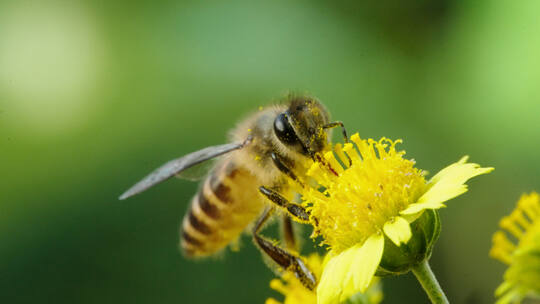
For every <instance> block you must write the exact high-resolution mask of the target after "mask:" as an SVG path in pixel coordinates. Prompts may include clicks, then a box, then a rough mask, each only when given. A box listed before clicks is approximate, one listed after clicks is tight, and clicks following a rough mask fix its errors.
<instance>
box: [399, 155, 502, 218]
mask: <svg viewBox="0 0 540 304" xmlns="http://www.w3.org/2000/svg"><path fill="white" fill-rule="evenodd" d="M467 158H468V157H467V156H465V157H463V158H462V159H460V160H459V161H458V162H457V163H454V164H451V165H450V166H448V167H446V168H444V169H442V170H441V171H440V172H439V173H437V174H436V175H435V176H434V177H433V178H432V179H431V180H430V183H431V184H432V186H431V188H429V190H428V191H426V193H424V195H422V196H421V197H420V198H419V199H418V201H417V202H416V203H414V204H410V205H409V207H408V208H407V209H405V210H403V211H401V212H400V214H413V213H417V212H420V211H422V210H424V209H439V208H442V207H444V204H443V202H445V201H447V200H450V199H452V198H454V197H456V196H459V195H461V194H463V193H465V192H467V185H465V183H466V182H467V181H468V180H469V179H471V178H473V177H475V176H477V175H480V174H486V173H489V172H491V171H493V168H481V167H480V165H478V164H474V163H466V161H467Z"/></svg>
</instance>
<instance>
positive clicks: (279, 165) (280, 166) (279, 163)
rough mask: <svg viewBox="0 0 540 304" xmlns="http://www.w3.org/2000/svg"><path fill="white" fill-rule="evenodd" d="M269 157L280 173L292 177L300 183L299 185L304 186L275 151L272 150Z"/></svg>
mask: <svg viewBox="0 0 540 304" xmlns="http://www.w3.org/2000/svg"><path fill="white" fill-rule="evenodd" d="M270 157H271V158H272V162H273V163H274V165H275V166H276V168H277V169H278V170H279V171H281V173H283V174H285V175H287V176H288V177H289V178H290V179H292V180H293V181H295V182H297V183H298V184H300V186H301V187H304V185H303V184H302V182H301V181H300V180H299V179H298V177H297V176H296V175H295V174H294V172H292V170H291V169H289V167H287V165H285V163H284V162H283V160H282V159H281V158H280V157H279V156H278V155H277V154H276V153H275V152H272V154H270Z"/></svg>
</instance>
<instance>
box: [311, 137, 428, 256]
mask: <svg viewBox="0 0 540 304" xmlns="http://www.w3.org/2000/svg"><path fill="white" fill-rule="evenodd" d="M351 141H352V143H346V144H345V145H341V144H337V145H334V147H333V151H329V152H326V153H325V154H324V160H323V161H320V162H316V163H314V164H313V165H312V166H311V168H310V169H309V170H308V172H307V175H308V176H310V177H312V178H313V179H315V180H316V181H317V183H318V185H319V188H318V189H315V188H313V187H310V188H306V189H305V190H304V191H303V192H302V194H303V201H304V205H305V207H307V209H308V210H309V211H310V212H311V218H310V219H311V221H312V224H313V225H314V227H315V230H314V235H313V236H314V237H316V236H319V235H320V236H322V237H323V241H322V243H323V244H326V245H329V246H330V247H331V248H332V249H333V250H335V251H336V252H338V253H339V252H341V251H343V250H345V249H347V248H349V247H351V246H353V245H355V244H358V243H363V242H364V241H365V240H366V239H367V238H368V237H370V236H371V235H374V234H381V233H383V232H384V230H383V229H384V227H385V224H386V223H392V222H394V221H396V220H398V219H400V218H398V217H399V215H400V212H401V211H403V210H405V209H406V208H407V207H408V206H409V205H410V204H412V203H415V202H417V200H418V198H419V197H420V196H421V195H422V194H423V193H424V192H426V188H427V187H428V186H427V184H426V180H425V178H424V172H423V171H422V170H419V169H417V168H415V167H414V165H415V162H414V161H413V160H408V159H405V158H403V156H404V154H405V152H404V151H398V150H396V144H398V143H401V141H400V140H396V141H392V140H389V139H386V138H382V139H381V140H379V141H375V140H372V139H368V140H365V139H361V138H360V136H359V135H358V134H354V135H353V136H351ZM321 189H322V190H321Z"/></svg>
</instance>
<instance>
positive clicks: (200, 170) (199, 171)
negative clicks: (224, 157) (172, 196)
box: [174, 157, 220, 182]
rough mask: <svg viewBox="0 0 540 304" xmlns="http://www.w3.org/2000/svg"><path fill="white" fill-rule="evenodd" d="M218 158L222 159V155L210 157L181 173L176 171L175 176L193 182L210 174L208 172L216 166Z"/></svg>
mask: <svg viewBox="0 0 540 304" xmlns="http://www.w3.org/2000/svg"><path fill="white" fill-rule="evenodd" d="M218 159H220V157H216V158H213V159H209V160H207V161H204V162H202V163H200V164H197V165H195V166H193V167H189V168H187V169H185V170H183V171H181V172H179V173H176V174H175V175H174V176H175V177H177V178H180V179H186V180H189V181H193V182H195V181H199V180H201V179H203V178H204V177H206V176H207V175H208V172H210V171H211V170H212V168H214V165H215V164H216V162H217V160H218Z"/></svg>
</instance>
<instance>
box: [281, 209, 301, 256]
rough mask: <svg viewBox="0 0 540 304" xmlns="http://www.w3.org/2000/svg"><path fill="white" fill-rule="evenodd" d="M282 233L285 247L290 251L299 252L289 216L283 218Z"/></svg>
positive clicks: (285, 215)
mask: <svg viewBox="0 0 540 304" xmlns="http://www.w3.org/2000/svg"><path fill="white" fill-rule="evenodd" d="M281 233H282V235H283V240H284V241H285V246H286V247H287V248H288V249H290V250H298V244H297V243H296V237H295V235H294V227H293V223H292V221H291V218H290V217H289V216H288V215H287V214H283V216H282V217H281Z"/></svg>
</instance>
